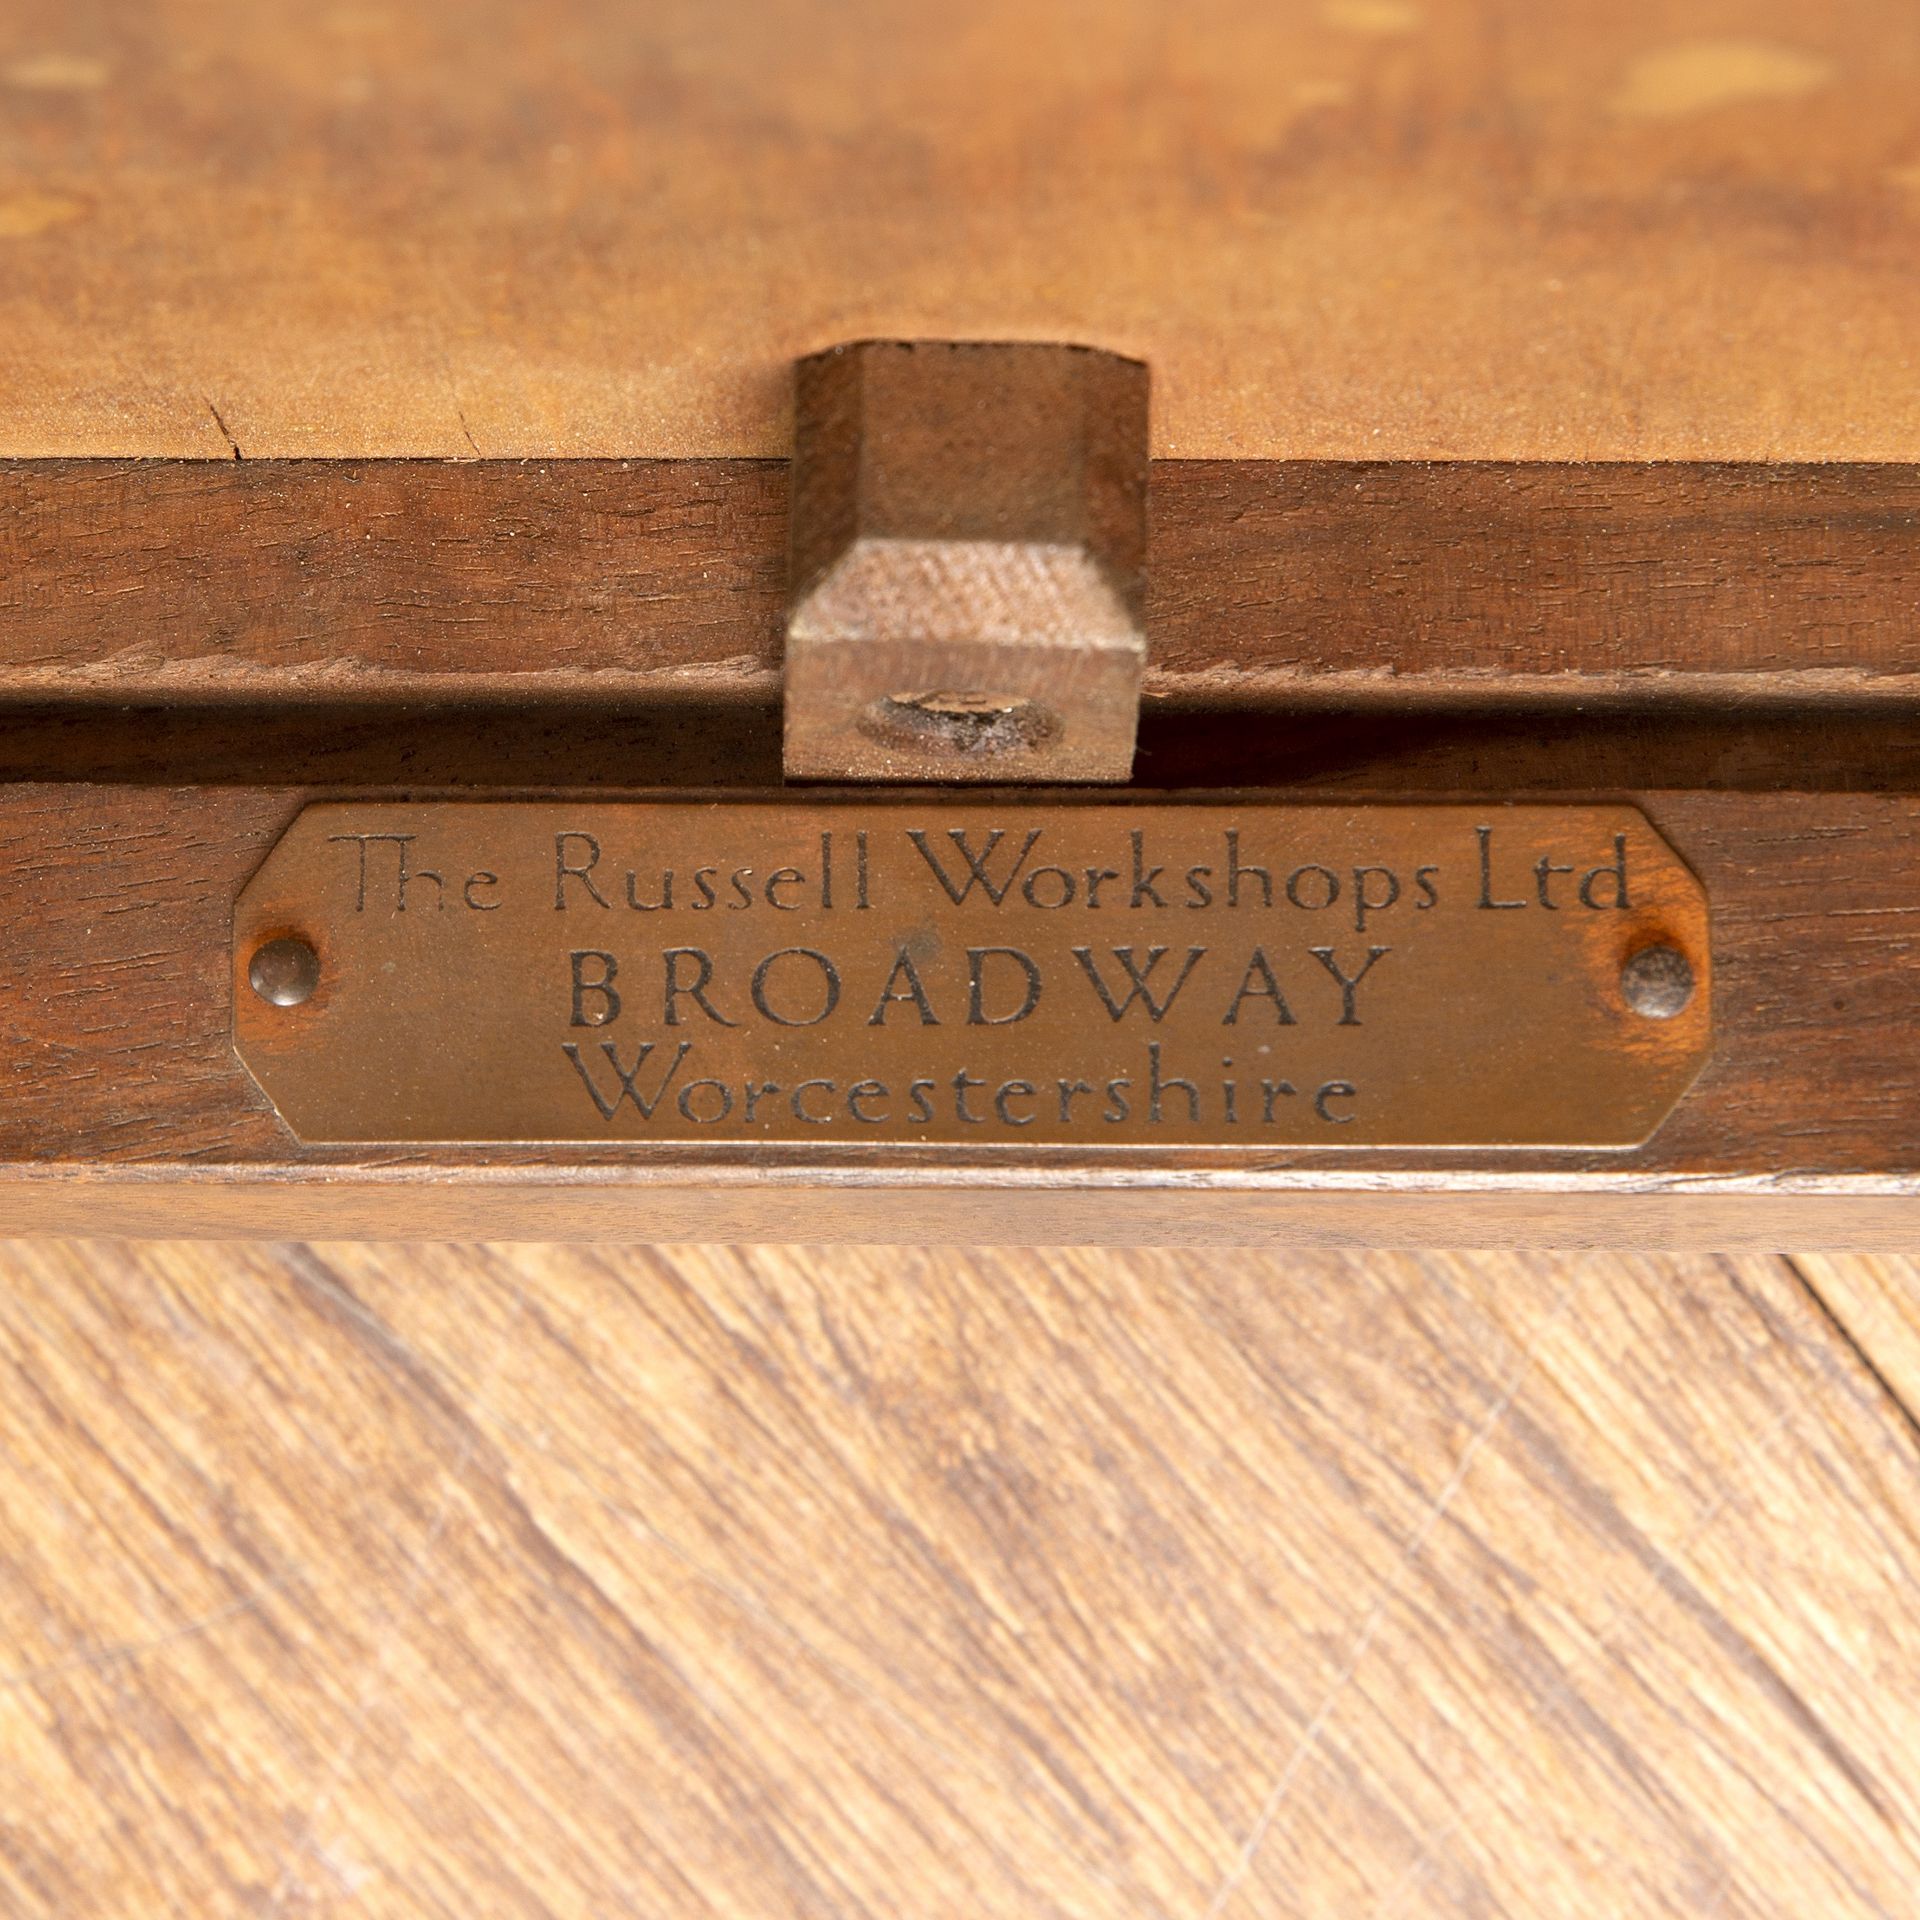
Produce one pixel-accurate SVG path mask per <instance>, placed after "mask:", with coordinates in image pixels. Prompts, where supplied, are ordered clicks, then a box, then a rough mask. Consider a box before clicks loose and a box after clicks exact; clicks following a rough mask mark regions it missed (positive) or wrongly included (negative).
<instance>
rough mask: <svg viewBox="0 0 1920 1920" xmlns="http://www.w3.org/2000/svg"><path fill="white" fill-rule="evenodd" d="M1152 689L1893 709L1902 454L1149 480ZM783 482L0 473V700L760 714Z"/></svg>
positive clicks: (517, 467)
mask: <svg viewBox="0 0 1920 1920" xmlns="http://www.w3.org/2000/svg"><path fill="white" fill-rule="evenodd" d="M1148 526H1149V536H1148V539H1149V544H1148V552H1147V563H1146V577H1147V598H1146V625H1147V635H1148V648H1149V654H1148V671H1147V681H1146V691H1147V697H1148V700H1149V703H1150V704H1157V703H1169V702H1170V703H1174V704H1178V705H1188V706H1208V705H1213V706H1218V705H1222V704H1227V705H1234V704H1238V705H1261V704H1267V705H1272V704H1284V705H1287V706H1293V707H1302V706H1311V707H1314V708H1317V709H1330V708H1343V709H1347V710H1350V711H1351V710H1359V709H1367V710H1370V711H1378V710H1381V709H1385V708H1391V707H1396V706H1410V705H1414V704H1420V703H1424V704H1427V705H1434V706H1437V705H1456V706H1458V705H1467V704H1476V705H1480V706H1483V707H1485V706H1516V705H1520V704H1523V703H1531V704H1533V705H1535V706H1551V705H1554V704H1556V703H1558V704H1563V705H1571V704H1573V703H1576V702H1577V703H1591V702H1593V701H1596V700H1611V701H1616V702H1633V703H1638V704H1641V705H1648V704H1651V703H1653V702H1655V701H1661V700H1665V701H1669V702H1684V701H1694V702H1705V701H1710V700H1719V701H1723V702H1732V701H1738V702H1739V703H1740V704H1741V705H1742V706H1743V707H1744V708H1749V709H1750V708H1752V707H1755V706H1759V705H1765V706H1767V707H1770V708H1773V709H1782V708H1794V709H1799V708H1804V707H1806V706H1808V705H1810V704H1815V703H1822V704H1838V703H1846V702H1851V703H1854V704H1859V703H1862V702H1903V703H1911V702H1912V701H1913V700H1914V698H1915V692H1916V685H1917V684H1920V617H1916V616H1920V469H1915V468H1912V467H1905V466H1871V465H1838V464H1831V465H1818V466H1798V467H1792V466H1787V467H1728V466H1698V465H1669V466H1660V465H1635V466H1596V467H1567V466H1555V465H1522V466H1499V465H1494V466H1461V465H1403V466H1383V465H1375V464H1338V463H1314V462H1304V463H1287V462H1280V463H1276V462H1267V461H1250V460H1249V461H1187V460H1180V461H1160V462H1157V463H1155V464H1154V466H1153V467H1152V469H1151V471H1150V475H1149V483H1148ZM786 548H787V471H786V467H785V465H784V463H782V462H777V461H666V462H661V461H639V462H621V461H613V462H604V461H562V462H552V463H545V464H542V463H530V462H519V461H478V462H466V463H448V462H394V461H341V462H322V461H315V462H256V461H251V460H250V461H245V462H238V463H236V462H234V461H227V462H225V463H217V462H190V463H183V462H131V463H130V462H114V461H79V462H61V461H54V462H41V461H15V462H7V463H0V698H5V699H10V700H40V701H51V700H59V701H73V702H79V701H86V700H96V701H107V700H113V701H131V702H139V703H152V702H158V701H167V702H183V703H184V702H194V701H200V702H205V701H242V700H252V701H256V702H257V701H264V700H266V699H269V698H271V699H274V700H279V701H286V702H295V701H301V700H313V701H318V700H333V701H336V702H341V701H354V702H361V703H366V704H372V703H375V702H379V701H388V702H397V701H405V700H416V701H417V700H433V701H442V702H444V701H457V702H467V703H471V702H494V701H502V700H511V701H513V702H516V703H519V704H523V705H524V704H528V703H533V702H541V703H548V704H553V703H562V702H570V703H572V704H575V705H583V704H613V703H615V702H619V701H627V702H634V701H640V700H682V701H684V700H688V699H696V698H697V699H703V700H707V701H710V702H725V701H739V700H758V701H775V700H777V699H778V698H779V692H780V671H781V630H782V621H783V619H784V594H785V582H786Z"/></svg>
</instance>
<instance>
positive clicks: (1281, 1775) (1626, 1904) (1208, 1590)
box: [0, 1244, 1920, 1920]
mask: <svg viewBox="0 0 1920 1920" xmlns="http://www.w3.org/2000/svg"><path fill="white" fill-rule="evenodd" d="M1917 1321H1920V1265H1916V1264H1915V1263H1911V1262H1909V1263H1904V1264H1902V1263H1898V1262H1873V1261H1867V1260H1858V1259H1850V1260H1813V1259H1805V1260H1799V1261H1792V1262H1790V1261H1787V1260H1784V1259H1767V1258H1747V1259H1739V1260H1719V1259H1712V1258H1689V1259H1678V1258H1665V1259H1663V1258H1626V1257H1608V1256H1599V1257H1592V1258H1583V1259H1578V1260H1552V1259H1546V1258H1521V1257H1497V1256H1472V1257H1467V1256H1461V1257H1452V1258H1450V1257H1445V1256H1427V1257H1416V1256H1406V1255H1376V1256H1366V1257H1360V1256H1354V1257H1342V1256H1335V1255H1325V1256H1317V1257H1290V1256H1279V1255H1198V1254H1171V1253H1135V1254H1128V1255H1124V1256H1123V1255H1114V1254H1094V1253H1077V1252H1064V1253H1053V1254H1040V1253H974V1254H966V1253H931V1252H919V1251H911V1250H908V1251H885V1250H864V1251H849V1252H817V1251H801V1250H795V1249H786V1248H765V1249H758V1250H747V1251H726V1250H716V1249H678V1250H661V1251H646V1250H624V1251H609V1252H594V1251H590V1250H583V1249H578V1248H566V1249H560V1248H551V1249H549V1248H519V1249H507V1248H484V1247H481V1248H464V1249H447V1248H441V1249H425V1250H418V1249H416V1250H412V1251H405V1252H402V1251H398V1250H393V1249H379V1248H349V1247H294V1246H286V1247H278V1248H255V1249H235V1248H227V1249H210V1248H206V1247H200V1246H192V1245H173V1246H148V1247H116V1246H111V1245H106V1244H100V1245H94V1246H71V1245H56V1244H40V1245H30V1244H17V1245H14V1246H11V1247H8V1248H6V1249H5V1250H4V1284H3V1285H0V1365H3V1366H4V1370H5V1371H4V1385H3V1386H0V1549H3V1551H4V1558H3V1559H0V1913H4V1914H5V1915H6V1916H7V1917H8V1920H38V1917H39V1916H43V1915H44V1916H59V1917H60V1920H104V1917H105V1916H116V1917H117V1916H129V1917H131V1916H139V1917H140V1920H150V1917H151V1916H157V1915H179V1916H191V1920H224V1916H286V1917H287V1920H292V1916H298V1915H315V1914H325V1915H343V1916H344V1915H352V1916H368V1917H369V1920H372V1917H374V1916H379V1917H380V1920H386V1917H387V1916H408V1917H409V1920H411V1917H412V1916H428V1915H431V1916H461V1920H467V1917H468V1916H475V1915H479V1916H487V1917H488V1920H492V1917H493V1916H499V1917H500V1920H520V1917H521V1916H534V1915H540V1916H547V1915H555V1916H566V1917H567V1920H573V1917H574V1916H582V1917H584V1916H595V1920H605V1917H606V1916H624V1915H634V1916H645V1920H693V1917H694V1916H702V1917H704V1916H711V1915H720V1916H726V1920H763V1917H768V1920H771V1917H772V1916H783V1917H784V1916H809V1917H811V1916H828V1915H831V1916H835V1917H836V1920H838V1917H839V1916H875V1917H876V1920H878V1917H879V1916H888V1917H892V1916H913V1917H915V1920H919V1917H920V1916H948V1915H952V1916H994V1917H996V1920H998V1917H1000V1916H1006V1917H1008V1920H1012V1917H1015V1916H1017V1917H1019V1920H1028V1917H1029V1916H1031V1917H1032V1920H1042V1917H1045V1920H1054V1917H1056V1916H1058V1917H1060V1920H1066V1917H1067V1916H1072V1917H1073V1920H1096V1917H1097V1920H1118V1917H1120V1916H1125V1917H1126V1920H1219V1917H1221V1916H1231V1920H1254V1917H1255V1916H1263V1915H1265V1916H1275V1915H1287V1916H1294V1915H1300V1916H1315V1920H1320V1917H1321V1916H1339V1917H1340V1920H1346V1917H1347V1916H1358V1917H1361V1920H1389V1917H1390V1916H1399V1920H1412V1917H1413V1916H1473V1920H1482V1917H1483V1916H1496V1915H1499V1916H1506V1915H1512V1916H1528V1917H1529V1920H1538V1917H1539V1916H1556V1915H1577V1916H1582V1920H1584V1917H1585V1916H1602V1915H1605V1916H1615V1915H1618V1916H1623V1917H1625V1916H1634V1917H1635V1920H1642V1917H1645V1916H1661V1915H1669V1914H1671V1915H1684V1916H1707V1915H1717V1916H1758V1915H1766V1916H1780V1917H1781V1920H1787V1917H1788V1916H1791V1917H1792V1920H1815V1917H1817V1920H1848V1917H1850V1916H1855V1915H1861V1916H1864V1915H1910V1914H1912V1913H1914V1912H1915V1911H1916V1909H1917V1907H1920V1760H1917V1758H1916V1756H1920V1474H1917V1473H1916V1469H1917V1468H1920V1440H1917V1437H1916V1428H1915V1425H1914V1422H1913V1419H1912V1417H1911V1416H1910V1414H1909V1413H1908V1412H1907V1411H1906V1410H1905V1407H1903V1405H1902V1403H1901V1400H1900V1399H1899V1398H1896V1395H1903V1396H1905V1397H1906V1404H1907V1405H1912V1404H1914V1395H1915V1394H1916V1393H1917V1392H1920V1365H1917V1364H1916V1355H1920V1339H1917V1338H1916V1335H1915V1331H1914V1329H1915V1326H1916V1323H1917Z"/></svg>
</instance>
